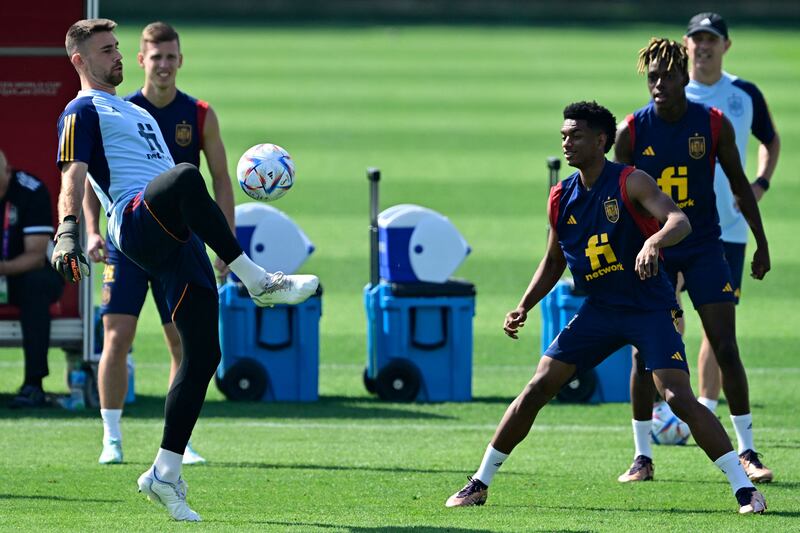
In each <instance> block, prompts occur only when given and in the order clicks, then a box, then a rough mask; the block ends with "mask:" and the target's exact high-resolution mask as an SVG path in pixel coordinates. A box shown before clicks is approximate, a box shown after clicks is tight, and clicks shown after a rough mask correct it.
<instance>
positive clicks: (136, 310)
mask: <svg viewBox="0 0 800 533" xmlns="http://www.w3.org/2000/svg"><path fill="white" fill-rule="evenodd" d="M148 287H150V288H152V290H153V301H154V302H155V304H156V309H158V315H159V316H160V317H161V323H162V324H168V323H170V322H172V317H171V316H170V312H169V306H168V305H167V299H166V297H165V296H164V287H163V286H162V284H161V282H160V281H158V280H157V279H155V278H154V277H153V276H151V275H150V274H148V273H147V272H145V271H144V270H143V269H142V268H141V267H139V265H137V264H136V263H134V262H133V261H131V260H130V259H128V258H127V257H126V256H125V254H123V253H122V252H120V251H119V250H117V247H116V246H114V243H113V242H112V240H111V239H106V266H105V268H104V269H103V297H102V300H101V302H100V314H102V315H105V314H120V315H132V316H136V317H138V316H139V314H140V313H141V312H142V306H143V305H144V300H145V298H146V297H147V289H148Z"/></svg>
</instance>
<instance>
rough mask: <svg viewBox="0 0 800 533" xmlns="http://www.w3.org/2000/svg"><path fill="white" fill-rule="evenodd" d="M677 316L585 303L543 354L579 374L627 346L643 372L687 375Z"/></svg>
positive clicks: (669, 313) (663, 311)
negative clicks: (637, 355)
mask: <svg viewBox="0 0 800 533" xmlns="http://www.w3.org/2000/svg"><path fill="white" fill-rule="evenodd" d="M677 314H678V309H672V310H670V309H663V310H658V311H642V310H620V309H612V308H609V307H600V306H597V305H594V304H592V303H590V302H589V300H586V301H585V302H583V305H581V307H580V309H578V313H577V314H576V315H575V316H574V317H573V319H572V320H570V322H569V324H567V326H566V327H565V328H564V329H562V330H561V333H559V334H558V336H557V337H556V338H555V340H554V341H553V342H552V344H550V346H549V347H548V348H547V350H545V352H544V355H546V356H548V357H552V358H553V359H557V360H559V361H562V362H564V363H568V364H571V365H576V366H577V367H578V368H577V370H578V372H581V371H585V370H589V369H590V368H594V367H596V366H597V365H599V364H600V363H602V362H603V360H604V359H605V358H606V357H608V356H609V355H611V354H612V353H614V352H616V351H617V350H619V349H620V348H622V347H623V346H627V345H629V344H631V345H633V346H635V347H636V348H637V349H638V350H639V353H640V357H642V358H643V359H644V363H645V368H646V369H647V370H658V369H661V368H677V369H680V370H684V371H686V372H687V373H688V372H689V367H688V366H687V365H686V350H685V349H684V346H683V339H681V335H680V333H678V326H677Z"/></svg>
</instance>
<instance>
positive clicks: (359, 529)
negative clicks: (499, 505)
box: [220, 520, 590, 533]
mask: <svg viewBox="0 0 800 533" xmlns="http://www.w3.org/2000/svg"><path fill="white" fill-rule="evenodd" d="M220 522H225V521H224V520H220ZM236 523H237V524H238V523H241V522H239V521H237V522H236ZM246 523H248V524H258V525H264V526H277V527H283V528H289V527H296V528H319V529H336V530H345V531H349V532H350V533H412V532H413V533H419V532H423V533H424V532H429V533H444V532H447V533H481V532H487V533H488V532H489V531H493V530H491V529H481V528H466V527H452V526H444V527H435V526H423V525H414V526H379V527H365V526H348V525H340V524H322V523H319V522H282V521H277V520H247V521H246ZM527 531H548V532H551V533H588V532H589V531H590V530H588V529H586V530H583V529H581V530H572V529H560V530H557V531H554V530H552V529H528V530H527Z"/></svg>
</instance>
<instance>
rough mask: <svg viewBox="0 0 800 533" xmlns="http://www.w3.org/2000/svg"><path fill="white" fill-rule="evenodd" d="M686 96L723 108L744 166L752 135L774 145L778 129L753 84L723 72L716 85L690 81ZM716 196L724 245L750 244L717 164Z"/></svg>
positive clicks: (744, 224)
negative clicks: (776, 129)
mask: <svg viewBox="0 0 800 533" xmlns="http://www.w3.org/2000/svg"><path fill="white" fill-rule="evenodd" d="M686 97H687V98H688V99H689V100H691V101H693V102H699V103H701V104H705V105H707V106H713V107H716V108H717V109H720V110H721V111H722V113H723V114H724V115H725V116H726V117H728V120H730V121H731V123H733V129H734V131H735V132H736V146H737V147H738V148H739V157H741V159H742V167H743V168H744V166H745V160H746V157H747V142H748V141H749V140H750V132H752V133H753V135H754V136H755V137H756V139H758V140H759V141H761V142H762V143H764V144H768V143H770V142H772V139H773V138H774V137H775V128H774V126H773V124H772V119H771V118H770V116H769V111H768V109H767V102H766V101H765V100H764V96H763V95H762V94H761V91H759V90H758V87H756V86H755V85H754V84H752V83H750V82H748V81H744V80H742V79H740V78H737V77H736V76H733V75H731V74H728V73H727V72H723V73H722V78H720V80H719V81H718V82H717V83H715V84H713V85H704V84H702V83H700V82H698V81H695V80H691V81H689V85H687V86H686ZM714 193H715V194H716V196H717V211H718V212H719V224H720V227H721V228H722V240H723V241H725V242H735V243H742V244H745V243H747V234H748V232H749V227H748V225H747V221H746V220H745V219H744V216H743V215H742V213H741V211H739V207H738V206H737V205H736V200H735V199H734V197H733V192H731V186H730V182H729V181H728V177H727V176H726V175H725V172H723V170H722V167H721V166H720V164H719V161H717V168H716V172H715V173H714Z"/></svg>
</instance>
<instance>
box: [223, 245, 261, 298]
mask: <svg viewBox="0 0 800 533" xmlns="http://www.w3.org/2000/svg"><path fill="white" fill-rule="evenodd" d="M228 266H229V267H230V269H231V272H233V273H234V274H236V275H237V276H238V277H239V279H240V280H242V283H244V286H245V287H247V290H249V291H250V292H251V293H253V294H261V293H262V292H263V286H262V285H261V283H262V282H263V281H264V269H263V268H261V267H260V266H258V265H257V264H255V263H253V261H252V260H251V259H250V258H249V257H247V255H246V254H245V253H244V252H242V255H240V256H239V257H237V258H236V259H234V260H233V261H231V264H230V265H228Z"/></svg>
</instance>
